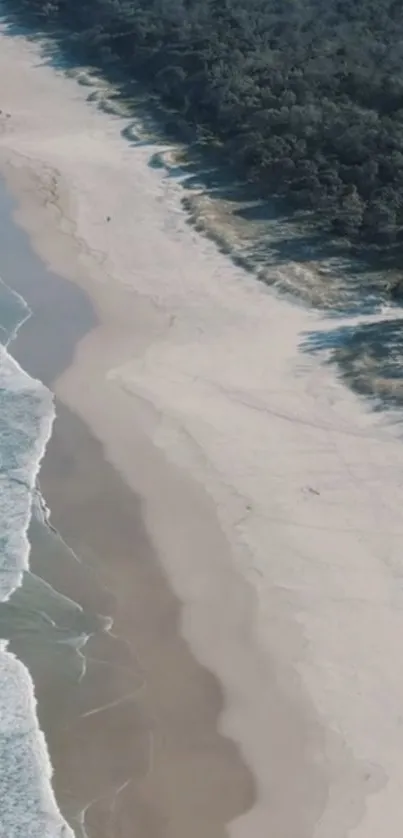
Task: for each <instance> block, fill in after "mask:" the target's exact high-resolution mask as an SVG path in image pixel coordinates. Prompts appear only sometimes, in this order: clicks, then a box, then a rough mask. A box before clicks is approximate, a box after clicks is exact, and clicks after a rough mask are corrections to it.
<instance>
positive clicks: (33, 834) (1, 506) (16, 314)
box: [0, 281, 73, 838]
mask: <svg viewBox="0 0 403 838" xmlns="http://www.w3.org/2000/svg"><path fill="white" fill-rule="evenodd" d="M29 316H30V311H29V308H28V307H27V305H26V303H25V301H24V300H23V299H22V298H21V297H20V296H19V295H17V294H15V293H14V292H12V291H11V290H10V289H9V288H7V286H6V285H5V284H4V283H2V282H1V281H0V344H1V345H0V608H1V607H2V606H1V602H5V601H7V600H8V599H9V598H10V597H11V596H12V594H13V591H15V589H16V588H18V587H19V586H20V584H21V580H22V576H23V573H24V570H27V569H28V567H29V551H30V545H29V540H28V534H27V533H28V527H29V523H30V518H31V511H32V502H33V497H34V493H35V490H36V479H37V475H38V471H39V467H40V463H41V460H42V457H43V455H44V452H45V449H46V445H47V443H48V440H49V438H50V435H51V431H52V425H53V420H54V417H55V408H54V403H53V396H52V394H51V392H50V391H49V390H48V388H47V387H45V386H44V385H43V384H42V383H41V382H40V381H37V380H35V379H33V378H31V376H29V375H28V374H27V373H26V372H25V371H24V370H23V369H22V368H21V367H20V365H19V364H18V363H17V361H15V360H14V358H13V357H12V356H11V355H10V353H9V351H8V349H9V346H10V343H11V341H12V339H13V338H14V337H15V336H16V334H17V332H18V329H19V327H20V326H21V325H22V323H23V322H24V321H25V320H26V319H27V318H28V317H29ZM0 684H1V689H0V838H68V836H72V835H73V833H72V831H71V830H70V828H69V827H68V826H67V825H66V823H65V821H64V820H63V818H62V816H61V814H60V812H59V810H58V808H57V805H56V801H55V798H54V795H53V791H52V787H51V774H52V770H51V764H50V760H49V756H48V752H47V749H46V743H45V740H44V737H43V734H42V733H41V731H40V729H39V725H38V720H37V716H36V708H35V696H34V687H33V683H32V680H31V677H30V675H29V673H28V671H27V669H26V668H25V666H24V665H23V664H22V663H21V662H20V661H19V660H18V659H17V658H16V657H15V655H13V654H11V653H10V652H9V651H8V650H7V642H6V641H1V642H0Z"/></svg>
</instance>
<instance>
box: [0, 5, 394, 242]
mask: <svg viewBox="0 0 403 838" xmlns="http://www.w3.org/2000/svg"><path fill="white" fill-rule="evenodd" d="M9 6H11V7H13V8H14V9H17V8H19V9H20V10H21V9H22V10H25V11H27V12H29V13H31V15H32V14H34V15H36V16H40V17H41V18H43V19H46V20H47V21H49V22H51V23H57V24H58V25H62V26H64V27H65V28H66V29H67V30H69V32H70V34H71V36H72V37H73V38H75V39H76V42H77V41H78V42H81V43H82V44H85V49H86V50H87V53H88V57H89V60H97V61H101V62H104V63H110V62H116V63H117V64H118V65H119V67H121V69H122V70H124V72H125V73H127V74H129V75H130V76H131V77H133V78H136V79H138V80H141V81H144V82H146V83H147V84H148V85H150V86H152V88H153V89H154V90H155V91H157V92H158V94H159V96H160V97H161V99H162V100H163V101H164V102H166V103H167V104H169V105H170V106H171V107H173V108H174V109H175V110H176V112H177V113H178V114H180V116H181V119H182V120H185V121H186V122H187V123H188V124H189V125H191V126H197V127H199V128H200V129H202V130H205V131H208V132H209V133H210V135H213V136H214V137H215V138H216V139H217V142H218V143H219V144H220V146H221V148H222V149H223V152H224V153H225V157H226V159H229V160H231V162H232V163H233V165H234V166H235V168H236V169H237V170H238V171H239V172H240V173H241V174H242V176H243V177H245V178H246V179H247V180H248V181H250V182H252V183H253V184H256V186H257V188H258V189H259V193H260V194H261V196H262V197H266V196H267V197H269V196H270V195H273V193H276V194H277V195H278V194H280V195H282V196H284V198H286V200H287V201H288V202H289V204H290V206H292V207H297V208H299V209H306V210H310V211H311V212H312V213H315V217H317V219H318V223H321V224H323V225H325V226H326V227H327V229H328V230H329V231H331V232H332V234H337V235H341V236H344V237H347V238H349V239H350V240H352V241H357V242H358V241H361V242H371V243H374V242H375V243H378V244H379V246H381V247H384V248H389V247H390V246H392V245H394V247H395V248H396V245H398V250H400V246H399V245H400V243H401V244H402V249H401V250H400V252H401V253H402V252H403V3H402V2H401V0H247V1H246V0H10V2H9Z"/></svg>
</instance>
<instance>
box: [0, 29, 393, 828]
mask: <svg viewBox="0 0 403 838" xmlns="http://www.w3.org/2000/svg"><path fill="white" fill-rule="evenodd" d="M0 79H1V81H0V107H1V108H2V110H3V111H4V112H9V113H10V114H11V117H10V118H8V119H6V118H4V119H3V123H2V125H1V127H2V134H1V136H0V166H1V169H2V171H3V172H4V174H5V176H6V178H7V180H8V183H9V184H10V187H11V189H12V190H13V191H14V194H15V195H16V196H17V198H18V202H19V209H18V213H17V218H18V220H19V222H20V223H21V224H22V225H23V226H24V227H25V228H26V229H27V230H28V231H29V233H30V234H31V236H32V240H33V242H34V244H35V246H36V247H37V249H38V251H39V252H40V254H41V256H42V257H43V258H44V259H46V261H47V262H48V263H49V264H50V265H51V266H52V267H53V268H54V269H56V270H57V271H59V272H60V273H62V274H64V275H66V276H68V277H69V278H71V279H72V280H74V281H76V282H78V283H80V284H81V285H82V286H83V287H84V288H85V289H86V291H87V292H88V294H89V295H90V297H91V299H92V301H93V303H94V305H95V308H96V310H97V313H98V316H99V319H100V325H99V327H98V328H97V329H96V330H94V331H93V332H92V333H91V334H90V335H89V336H88V337H87V338H85V339H84V340H83V341H82V343H81V344H80V346H79V347H78V350H77V355H76V359H75V363H74V364H73V366H72V367H71V368H70V369H69V370H68V371H67V372H66V373H65V374H64V375H63V376H62V378H61V379H60V380H59V381H58V382H56V391H57V393H58V395H59V396H60V398H61V399H62V400H63V401H64V402H65V403H66V404H67V405H68V406H69V407H70V408H71V409H72V410H74V411H75V412H76V413H77V414H79V415H80V416H81V417H82V418H83V419H84V420H85V421H86V422H87V423H88V424H89V425H90V427H91V429H92V430H93V432H94V434H95V435H96V436H97V437H98V439H100V440H101V441H102V442H103V444H104V446H105V450H106V452H107V456H108V457H109V459H110V461H111V462H112V463H113V464H114V465H115V466H116V467H117V468H118V469H119V471H120V472H121V474H122V475H123V476H124V478H125V480H126V481H127V483H128V485H129V486H130V487H131V488H132V489H134V490H135V491H136V492H137V493H139V494H140V496H141V497H142V498H143V500H144V508H145V515H146V522H147V526H148V530H149V533H150V535H151V537H152V540H153V543H154V546H155V548H156V549H157V551H158V554H159V557H160V561H161V563H162V566H163V568H164V570H165V573H166V574H167V577H168V579H169V581H170V583H171V585H172V586H173V588H174V590H175V592H176V594H177V595H178V596H179V598H180V600H181V601H182V603H183V623H182V629H183V634H184V636H185V637H186V638H187V640H188V641H189V643H190V645H191V648H192V649H193V651H194V653H195V654H196V655H197V657H198V658H199V659H200V661H201V662H202V663H204V664H205V665H206V666H207V667H208V668H209V669H211V670H212V671H213V672H214V673H215V674H216V675H217V677H218V678H219V679H220V681H221V683H222V685H223V689H224V695H225V701H226V708H225V712H224V713H223V716H222V728H223V730H224V731H225V732H226V733H227V734H229V735H230V736H231V737H232V738H233V739H234V740H235V741H236V742H237V743H238V744H239V747H240V748H241V750H242V753H243V755H244V757H245V759H246V761H247V763H248V765H249V766H250V768H251V770H252V772H253V774H254V776H255V779H256V783H257V789H258V800H257V803H256V805H255V807H254V808H253V809H252V810H251V811H249V812H248V813H246V814H245V815H243V816H242V817H240V818H239V819H237V820H236V821H234V822H233V823H232V824H231V825H229V827H228V829H229V833H230V834H231V835H233V836H237V838H240V836H247V837H248V838H263V836H268V835H270V836H271V835H273V836H276V838H304V837H305V836H307V838H308V836H309V838H312V836H315V838H343V837H344V836H347V835H349V836H354V838H379V836H380V835H387V836H388V838H394V836H396V838H397V836H398V835H399V836H400V833H401V829H402V823H403V817H402V814H401V799H402V792H403V728H402V724H401V714H402V706H403V676H402V673H401V669H400V666H399V655H400V638H401V637H402V636H403V611H402V606H403V589H402V585H401V579H402V573H403V560H402V556H401V540H402V536H403V514H402V509H403V485H402V474H403V446H402V445H401V441H400V433H399V427H398V424H397V423H396V424H393V423H392V416H391V415H390V416H389V418H388V419H387V418H385V417H384V416H383V415H382V414H376V415H375V414H373V413H371V411H370V410H369V408H368V407H367V406H366V405H365V404H364V403H360V402H359V400H358V399H357V398H356V397H355V396H354V395H353V394H352V393H350V392H349V391H347V390H346V389H345V388H344V386H343V385H342V384H341V383H340V382H338V381H337V380H336V378H335V377H334V376H333V374H332V372H331V371H330V370H329V369H328V368H326V367H325V366H324V365H323V358H320V357H318V356H316V357H315V359H312V358H311V357H309V356H308V355H306V354H303V353H302V352H301V351H300V344H301V341H302V340H303V339H304V335H306V333H307V332H311V331H314V330H315V329H322V330H323V329H325V328H326V323H325V322H324V321H322V320H321V319H320V316H319V315H318V314H316V313H312V312H309V311H306V310H304V309H302V308H299V307H297V306H293V305H292V304H291V303H290V302H289V301H285V300H281V299H280V298H278V297H276V295H275V294H274V293H273V292H272V291H270V290H268V289H266V288H265V287H264V286H262V285H261V284H259V283H256V282H255V281H254V280H253V278H252V277H250V276H248V275H246V274H245V273H243V272H242V270H240V269H237V268H235V267H234V266H233V265H232V264H231V263H230V261H229V260H228V259H226V257H225V256H224V255H222V254H220V253H218V252H217V250H216V248H215V247H214V245H213V244H212V243H211V242H208V241H207V240H205V239H203V238H202V237H200V236H199V235H198V234H197V233H196V232H195V231H194V230H192V229H191V228H190V227H189V226H188V224H187V221H186V216H185V214H184V212H183V211H182V209H181V203H180V201H181V195H182V192H181V189H182V187H181V186H180V185H179V184H176V183H175V182H174V181H172V180H169V178H166V177H164V173H163V172H161V171H158V170H156V169H155V168H152V167H149V166H148V162H149V159H150V157H151V156H152V154H154V153H155V150H156V149H155V147H152V148H151V147H148V146H147V145H143V144H139V145H138V146H136V145H135V144H129V143H128V142H127V141H126V140H125V139H124V137H122V135H121V131H122V129H123V128H124V127H125V126H127V120H124V119H122V118H119V117H117V116H112V115H108V114H105V113H104V112H101V111H100V110H99V109H97V107H96V103H95V102H92V103H88V102H87V101H86V97H87V96H88V89H87V88H85V87H83V86H80V85H79V84H78V83H77V81H76V80H75V79H74V78H67V77H66V76H64V75H63V74H62V73H61V72H56V71H55V70H54V69H52V67H51V66H49V65H47V64H45V63H43V62H42V61H41V59H40V50H39V48H38V47H37V46H35V45H32V44H29V43H27V42H26V41H25V40H24V39H22V38H8V37H7V36H6V35H5V34H2V35H1V39H0ZM0 119H1V117H0ZM107 216H109V217H110V221H106V218H107ZM273 270H274V269H273ZM281 270H282V271H287V270H288V271H294V270H297V271H300V272H301V271H302V269H301V268H300V267H298V266H295V265H292V264H290V265H288V266H287V265H283V266H282V267H281Z"/></svg>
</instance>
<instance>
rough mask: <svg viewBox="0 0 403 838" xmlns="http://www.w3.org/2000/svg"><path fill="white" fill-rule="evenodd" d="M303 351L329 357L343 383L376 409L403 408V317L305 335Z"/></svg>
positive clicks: (327, 359) (398, 311)
mask: <svg viewBox="0 0 403 838" xmlns="http://www.w3.org/2000/svg"><path fill="white" fill-rule="evenodd" d="M302 349H303V351H304V352H308V353H310V354H314V355H315V354H322V353H323V354H326V356H327V357H326V359H325V363H327V364H329V365H331V366H336V367H337V369H338V372H339V374H340V375H341V377H342V378H343V380H344V381H345V382H346V383H347V384H348V385H349V386H350V387H351V388H352V389H353V390H354V391H355V392H356V393H358V394H359V395H361V396H366V397H367V398H369V399H370V400H371V402H372V406H373V407H374V408H375V410H385V409H393V408H397V407H398V408H401V407H403V363H402V359H403V314H402V312H401V310H399V309H396V318H394V319H386V318H385V319H383V320H379V321H377V322H372V323H362V324H358V325H357V324H354V325H343V326H339V327H337V328H335V329H329V330H327V331H325V332H323V331H320V332H319V331H315V332H310V333H308V334H307V335H305V337H304V340H303V343H302Z"/></svg>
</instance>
